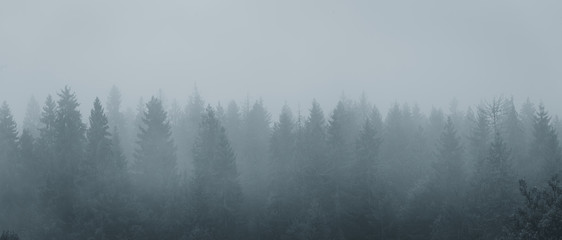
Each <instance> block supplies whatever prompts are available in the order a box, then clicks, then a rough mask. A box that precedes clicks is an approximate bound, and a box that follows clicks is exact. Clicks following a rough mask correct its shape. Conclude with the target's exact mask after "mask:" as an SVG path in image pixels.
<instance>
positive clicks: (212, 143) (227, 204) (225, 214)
mask: <svg viewBox="0 0 562 240" xmlns="http://www.w3.org/2000/svg"><path fill="white" fill-rule="evenodd" d="M193 161H194V162H193V166H194V172H193V182H192V184H193V186H192V190H193V192H192V193H191V195H192V197H193V204H194V206H193V211H194V218H195V219H194V223H195V226H196V228H195V229H194V230H193V231H192V232H191V235H192V237H194V236H193V235H195V236H197V235H199V234H201V233H206V234H210V235H212V239H237V238H238V237H240V236H239V235H238V234H239V233H240V232H239V230H240V227H241V225H240V222H239V221H240V216H239V215H240V212H239V209H240V204H241V200H242V199H241V198H242V192H241V189H240V184H239V183H238V171H237V168H236V157H235V155H234V152H233V151H232V148H231V147H230V143H229V141H228V139H227V137H226V133H225V130H224V128H223V127H222V126H221V125H220V123H219V121H218V119H217V118H216V116H215V112H214V111H213V109H212V108H211V107H210V106H209V107H207V110H206V115H204V116H203V119H202V122H201V127H200V129H199V134H198V138H197V141H196V142H195V144H194V147H193Z"/></svg>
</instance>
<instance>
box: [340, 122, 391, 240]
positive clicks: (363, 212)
mask: <svg viewBox="0 0 562 240" xmlns="http://www.w3.org/2000/svg"><path fill="white" fill-rule="evenodd" d="M380 144H381V139H380V138H379V136H378V133H377V130H376V129H375V127H374V126H373V124H372V123H371V120H370V119H366V120H365V123H364V125H363V127H362V129H361V132H360V134H359V137H358V138H357V140H356V145H355V146H356V147H355V155H354V157H355V158H356V159H355V161H354V162H353V165H352V166H351V169H350V172H351V173H352V174H353V176H352V178H351V179H350V180H351V188H350V193H351V196H352V198H351V199H350V201H349V203H348V204H349V207H350V209H349V210H348V214H347V215H346V216H345V217H346V220H347V222H346V223H347V225H348V227H347V234H346V235H347V236H348V238H349V239H371V238H375V237H380V234H381V229H380V228H379V226H381V225H382V224H383V222H382V221H381V218H380V217H379V216H377V215H378V214H381V215H382V213H383V209H379V208H378V205H379V201H380V200H381V199H382V196H378V195H379V194H380V188H379V186H378V184H379V182H378V181H377V177H376V176H377V165H378V158H379V156H378V155H379V147H380Z"/></svg>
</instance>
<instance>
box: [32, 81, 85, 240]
mask: <svg viewBox="0 0 562 240" xmlns="http://www.w3.org/2000/svg"><path fill="white" fill-rule="evenodd" d="M58 95H59V100H58V102H57V105H58V106H57V108H56V113H55V119H54V123H53V122H50V123H49V121H50V120H52V119H49V117H51V115H50V114H51V113H49V111H50V110H51V109H52V106H51V103H49V102H50V101H49V99H48V100H47V101H48V103H47V108H46V109H45V108H44V113H45V114H46V115H44V117H45V118H44V120H45V121H44V122H47V123H46V125H45V126H44V127H45V128H44V129H43V132H42V133H45V135H46V136H45V140H46V141H49V140H48V137H49V136H47V135H48V134H49V133H50V132H51V131H50V130H51V129H49V128H48V127H50V126H48V125H47V124H51V123H53V124H54V126H53V128H52V130H54V131H52V133H53V135H54V136H53V137H54V138H53V140H54V143H53V145H52V146H53V150H54V158H53V159H52V162H51V163H50V164H51V165H50V166H49V167H48V172H47V176H46V184H45V187H44V189H43V191H42V192H43V194H42V195H43V199H44V200H45V204H46V210H47V211H48V215H50V216H53V217H54V218H53V220H52V221H54V223H55V224H53V225H51V227H52V228H50V229H48V230H47V231H48V232H49V233H51V234H55V235H52V236H50V237H56V238H62V239H66V238H72V235H71V234H72V233H73V229H74V227H77V226H76V224H75V222H74V220H75V217H76V212H75V205H76V202H77V186H76V184H77V181H78V180H79V175H80V171H79V166H80V165H81V163H82V162H83V157H84V152H83V151H84V143H85V137H84V132H85V126H84V124H83V123H82V120H81V114H80V112H79V111H78V106H79V104H78V102H77V100H76V95H75V94H74V93H73V92H71V89H70V88H69V87H65V88H63V89H62V90H61V92H60V93H59V94H58ZM42 137H43V136H42ZM47 145H49V144H47ZM47 149H49V147H47Z"/></svg>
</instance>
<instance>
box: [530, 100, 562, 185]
mask: <svg viewBox="0 0 562 240" xmlns="http://www.w3.org/2000/svg"><path fill="white" fill-rule="evenodd" d="M533 128H534V132H533V136H534V138H533V142H532V143H531V144H532V145H531V161H533V162H535V163H536V166H538V169H540V170H539V174H540V175H541V176H542V179H540V180H543V181H545V180H547V179H548V178H550V177H552V176H553V175H554V174H557V173H559V171H560V164H561V159H562V156H561V150H560V143H559V142H558V134H557V133H556V130H555V129H554V127H553V126H552V124H551V122H550V116H549V115H548V112H547V111H546V110H545V109H544V106H543V105H542V104H541V105H539V110H538V111H537V113H536V117H535V124H534V125H533Z"/></svg>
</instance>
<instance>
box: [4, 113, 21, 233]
mask: <svg viewBox="0 0 562 240" xmlns="http://www.w3.org/2000/svg"><path fill="white" fill-rule="evenodd" d="M18 173H21V168H20V159H19V157H18V133H17V126H16V122H15V121H14V118H13V116H12V113H11V110H10V107H9V106H8V104H7V103H6V102H3V103H2V105H1V106H0V216H2V217H1V218H0V226H3V227H4V229H16V227H21V226H17V224H18V223H17V222H18V220H17V219H18V218H19V216H18V215H19V214H18V212H19V210H21V208H20V202H19V199H20V197H21V196H20V194H19V193H18V192H19V191H18V185H19V184H21V182H20V181H19V180H20V179H19V178H20V176H19V174H18Z"/></svg>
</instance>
